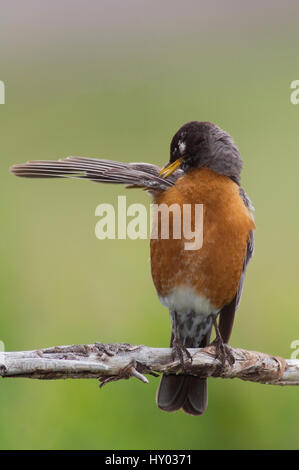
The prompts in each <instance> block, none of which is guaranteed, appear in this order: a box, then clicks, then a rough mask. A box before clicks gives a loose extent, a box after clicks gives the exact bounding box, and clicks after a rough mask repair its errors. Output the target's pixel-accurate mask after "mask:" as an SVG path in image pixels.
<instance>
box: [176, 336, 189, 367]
mask: <svg viewBox="0 0 299 470" xmlns="http://www.w3.org/2000/svg"><path fill="white" fill-rule="evenodd" d="M184 354H185V355H186V356H187V361H188V360H190V361H191V362H192V356H191V354H190V352H189V351H188V349H187V348H186V346H185V345H184V344H183V343H182V341H181V340H179V339H178V338H175V339H174V340H173V343H172V358H173V360H175V359H177V358H178V359H179V361H180V364H181V366H182V369H183V370H184V371H186V360H185V358H184Z"/></svg>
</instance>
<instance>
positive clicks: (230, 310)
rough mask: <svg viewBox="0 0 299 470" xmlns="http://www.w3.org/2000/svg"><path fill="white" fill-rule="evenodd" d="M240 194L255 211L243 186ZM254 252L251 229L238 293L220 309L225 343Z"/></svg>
mask: <svg viewBox="0 0 299 470" xmlns="http://www.w3.org/2000/svg"><path fill="white" fill-rule="evenodd" d="M240 196H241V197H242V199H243V202H244V204H245V206H246V207H247V208H248V209H249V210H250V211H251V212H252V211H254V207H253V205H252V203H251V200H250V199H249V197H248V196H247V194H246V193H245V191H244V190H243V189H242V188H240ZM253 252H254V235H253V231H252V230H251V231H250V233H249V239H248V241H247V251H246V255H245V259H244V264H243V271H242V275H241V279H240V282H239V286H238V290H237V293H236V295H235V297H234V298H233V300H232V301H231V302H230V303H229V304H227V305H225V306H224V307H223V308H222V309H221V311H220V318H219V331H220V334H221V336H222V339H223V341H224V343H228V342H229V339H230V335H231V332H232V329H233V323H234V318H235V314H236V311H237V309H238V307H239V304H240V300H241V295H242V290H243V284H244V278H245V272H246V268H247V265H248V263H249V261H250V259H251V258H252V255H253Z"/></svg>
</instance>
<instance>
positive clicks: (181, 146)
mask: <svg viewBox="0 0 299 470" xmlns="http://www.w3.org/2000/svg"><path fill="white" fill-rule="evenodd" d="M178 146H179V149H180V154H181V155H182V156H183V154H184V152H185V150H186V143H185V142H184V141H183V140H179V141H178Z"/></svg>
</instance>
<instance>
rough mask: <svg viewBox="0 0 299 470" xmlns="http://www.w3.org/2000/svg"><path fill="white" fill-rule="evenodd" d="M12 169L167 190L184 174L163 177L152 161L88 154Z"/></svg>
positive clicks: (19, 173)
mask: <svg viewBox="0 0 299 470" xmlns="http://www.w3.org/2000/svg"><path fill="white" fill-rule="evenodd" d="M10 170H11V172H12V173H14V174H15V175H16V176H20V177H23V178H79V179H88V180H90V181H94V182H96V183H121V184H125V185H127V186H129V187H139V188H145V189H148V190H152V191H165V190H166V189H168V188H170V187H171V186H173V184H174V183H175V182H176V180H177V178H178V177H179V176H181V174H182V170H176V172H174V173H173V174H172V175H170V177H168V178H167V179H164V178H162V177H161V176H160V170H161V168H160V167H158V166H156V165H152V164H149V163H123V162H116V161H112V160H101V159H97V158H84V157H67V158H63V159H61V160H58V161H54V160H36V161H29V162H27V163H22V164H18V165H13V166H12V167H11V169H10Z"/></svg>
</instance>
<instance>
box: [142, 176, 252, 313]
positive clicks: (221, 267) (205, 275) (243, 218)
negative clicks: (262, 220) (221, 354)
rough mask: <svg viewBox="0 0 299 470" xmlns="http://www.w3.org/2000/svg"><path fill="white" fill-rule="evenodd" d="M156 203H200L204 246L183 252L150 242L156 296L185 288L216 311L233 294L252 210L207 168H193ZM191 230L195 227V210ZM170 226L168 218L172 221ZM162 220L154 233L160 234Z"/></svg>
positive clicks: (180, 242)
mask: <svg viewBox="0 0 299 470" xmlns="http://www.w3.org/2000/svg"><path fill="white" fill-rule="evenodd" d="M155 203H156V204H162V203H164V204H167V205H168V206H170V205H172V204H179V206H180V208H181V211H182V213H183V204H191V205H192V206H193V208H194V205H195V204H203V245H202V247H201V248H200V249H199V250H190V251H188V250H186V249H185V242H190V240H186V239H184V237H182V238H181V239H174V238H173V237H172V230H170V238H169V239H161V238H160V237H159V238H158V239H151V270H152V277H153V281H154V284H155V287H156V289H157V292H158V294H159V296H161V297H165V296H167V295H169V294H170V293H171V292H173V290H174V289H176V288H177V287H182V286H188V287H190V288H192V289H194V290H195V291H196V293H197V294H198V295H201V296H204V297H206V298H207V299H209V301H210V302H211V304H212V305H213V306H214V307H215V308H217V309H220V308H221V307H223V306H224V305H225V304H227V303H229V302H230V301H231V300H232V299H233V297H234V295H235V294H236V292H237V288H238V285H239V281H240V277H241V273H242V269H243V262H244V257H245V254H246V248H247V240H248V237H249V232H250V230H252V229H254V228H255V225H254V221H253V219H252V217H251V214H250V212H249V211H248V209H247V208H246V207H245V205H244V203H243V200H242V198H241V197H240V195H239V187H238V185H237V184H235V183H234V182H233V181H232V180H231V179H230V178H227V177H225V176H221V175H218V174H216V173H215V172H213V171H211V170H208V169H206V168H202V169H194V170H191V171H189V172H188V174H186V175H185V176H183V177H182V178H180V179H179V180H178V181H177V183H176V184H175V186H173V187H172V188H170V189H169V190H167V191H166V192H164V193H162V194H161V195H159V196H157V197H156V199H155ZM191 214H192V219H191V220H192V224H191V225H192V227H193V228H194V210H191ZM169 220H170V225H171V224H172V218H171V217H170V219H169ZM160 230H161V226H160V222H159V224H158V234H159V235H160Z"/></svg>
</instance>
